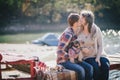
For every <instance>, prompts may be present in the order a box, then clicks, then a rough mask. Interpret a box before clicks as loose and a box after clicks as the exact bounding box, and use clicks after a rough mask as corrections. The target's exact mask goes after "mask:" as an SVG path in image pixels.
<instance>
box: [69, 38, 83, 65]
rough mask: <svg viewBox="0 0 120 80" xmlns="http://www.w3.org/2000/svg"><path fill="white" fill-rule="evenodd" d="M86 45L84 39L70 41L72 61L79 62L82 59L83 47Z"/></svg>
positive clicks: (70, 58) (70, 57)
mask: <svg viewBox="0 0 120 80" xmlns="http://www.w3.org/2000/svg"><path fill="white" fill-rule="evenodd" d="M83 46H84V42H83V41H78V40H74V41H72V42H71V43H70V45H69V49H68V56H69V60H70V61H71V62H72V63H78V62H81V61H82V58H83V55H82V47H83Z"/></svg>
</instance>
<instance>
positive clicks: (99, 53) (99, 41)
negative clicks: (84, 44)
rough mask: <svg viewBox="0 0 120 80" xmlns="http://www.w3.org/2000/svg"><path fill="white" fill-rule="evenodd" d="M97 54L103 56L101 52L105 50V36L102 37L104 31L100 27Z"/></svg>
mask: <svg viewBox="0 0 120 80" xmlns="http://www.w3.org/2000/svg"><path fill="white" fill-rule="evenodd" d="M97 29H98V30H97V56H96V57H98V58H100V57H101V54H102V52H103V37H102V32H101V30H100V28H97Z"/></svg>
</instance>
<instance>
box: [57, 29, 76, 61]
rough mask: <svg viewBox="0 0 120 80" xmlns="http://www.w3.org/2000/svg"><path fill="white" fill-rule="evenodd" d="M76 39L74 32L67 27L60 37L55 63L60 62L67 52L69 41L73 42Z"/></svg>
mask: <svg viewBox="0 0 120 80" xmlns="http://www.w3.org/2000/svg"><path fill="white" fill-rule="evenodd" d="M75 39H77V36H76V35H75V34H74V31H73V29H72V28H70V27H68V28H67V29H66V30H65V31H64V32H63V33H62V35H61V36H60V39H59V43H58V48H57V62H58V63H59V62H61V61H62V60H63V57H64V56H65V55H66V54H67V52H68V49H67V47H68V45H69V43H70V42H71V41H74V40H75Z"/></svg>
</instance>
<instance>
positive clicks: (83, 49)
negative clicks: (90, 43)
mask: <svg viewBox="0 0 120 80" xmlns="http://www.w3.org/2000/svg"><path fill="white" fill-rule="evenodd" d="M82 52H83V53H87V54H88V53H89V52H90V50H89V49H88V48H82Z"/></svg>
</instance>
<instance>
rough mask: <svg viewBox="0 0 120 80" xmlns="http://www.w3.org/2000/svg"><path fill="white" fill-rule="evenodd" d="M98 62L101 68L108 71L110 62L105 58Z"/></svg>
mask: <svg viewBox="0 0 120 80" xmlns="http://www.w3.org/2000/svg"><path fill="white" fill-rule="evenodd" d="M100 62H101V65H102V67H104V69H109V68H110V62H109V60H108V59H107V58H105V57H101V58H100Z"/></svg>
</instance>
